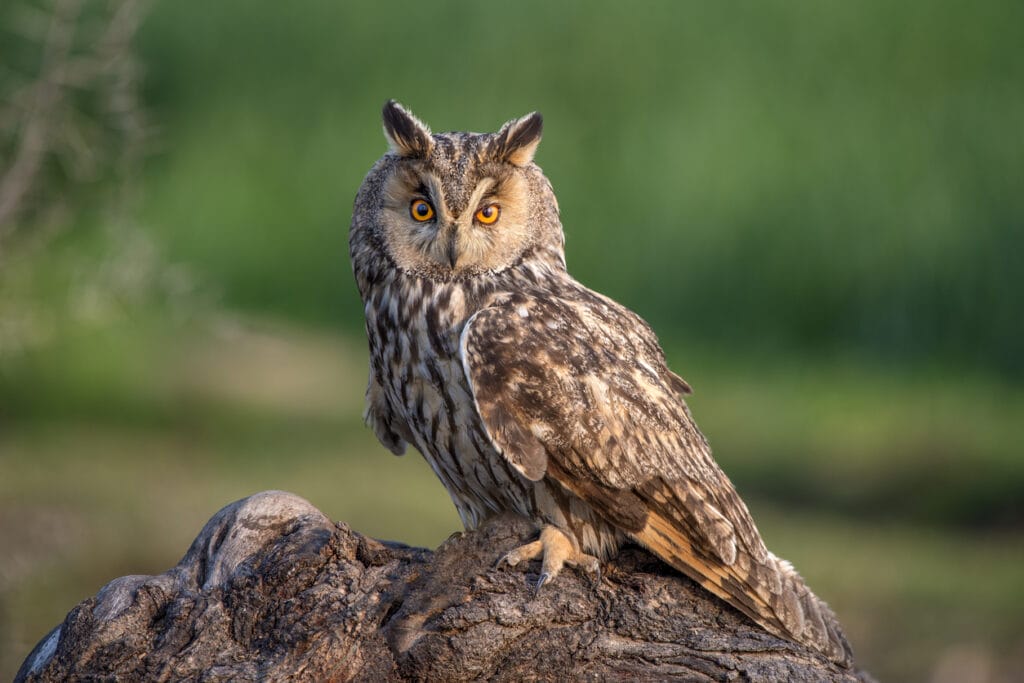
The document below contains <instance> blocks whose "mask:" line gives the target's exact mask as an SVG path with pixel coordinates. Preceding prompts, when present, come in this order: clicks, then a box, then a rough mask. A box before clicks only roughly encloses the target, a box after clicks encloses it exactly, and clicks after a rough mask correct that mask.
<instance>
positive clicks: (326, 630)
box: [15, 491, 870, 681]
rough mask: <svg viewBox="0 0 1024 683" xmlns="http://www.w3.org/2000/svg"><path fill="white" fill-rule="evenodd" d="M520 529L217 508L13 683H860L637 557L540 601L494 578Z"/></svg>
mask: <svg viewBox="0 0 1024 683" xmlns="http://www.w3.org/2000/svg"><path fill="white" fill-rule="evenodd" d="M531 533H532V529H531V527H530V525H529V524H528V523H527V522H526V521H525V520H522V519H519V518H516V517H511V516H504V517H500V518H497V519H495V520H492V521H491V522H489V523H488V524H486V525H485V526H484V527H483V528H481V529H480V530H478V531H476V532H473V533H467V534H461V535H456V536H453V537H452V538H450V539H449V540H448V541H446V542H445V543H444V544H442V545H441V547H440V548H438V549H437V550H436V551H433V552H431V551H429V550H424V549H420V548H409V547H406V546H403V545H401V544H394V543H382V542H380V541H375V540H373V539H371V538H367V537H365V536H362V535H360V534H358V533H356V532H354V531H352V530H351V529H349V528H348V526H346V525H345V524H341V523H339V524H334V523H333V522H331V520H329V519H327V517H325V516H324V515H323V514H322V513H321V512H320V511H319V510H317V509H316V508H314V507H313V506H312V505H310V504H309V503H308V502H306V501H305V500H303V499H301V498H298V497H297V496H293V495H291V494H288V493H282V492H278V491H270V492H265V493H260V494H257V495H255V496H251V497H249V498H246V499H244V500H241V501H239V502H237V503H233V504H231V505H229V506H228V507H226V508H224V509H223V510H221V511H220V512H218V513H217V514H216V515H215V516H214V517H213V519H211V520H210V521H209V522H208V523H207V524H206V526H205V527H204V528H203V530H202V532H201V533H200V534H199V536H198V538H196V540H195V542H193V544H192V547H191V548H190V549H189V551H188V553H187V554H186V555H185V557H184V558H183V559H182V561H181V562H180V563H179V564H178V566H177V567H175V568H173V569H171V570H170V571H168V572H166V573H164V574H161V575H159V576H125V577H122V578H120V579H116V580H114V581H112V582H110V583H109V584H107V585H106V586H105V587H104V588H103V589H102V590H100V592H99V593H98V594H97V595H96V596H95V597H93V598H90V599H88V600H85V601H84V602H82V603H81V604H79V605H78V606H77V607H75V608H74V609H73V610H72V611H71V612H70V613H69V614H68V616H67V618H66V619H65V620H64V623H62V624H61V625H60V626H58V627H57V628H55V629H54V630H53V631H52V632H51V633H50V634H49V635H48V636H47V637H45V638H44V639H43V640H42V641H41V642H40V643H39V645H37V646H36V648H35V649H34V650H33V651H32V653H31V654H30V655H29V656H28V658H27V659H26V660H25V663H24V664H23V665H22V668H21V670H20V671H19V672H18V676H17V678H16V679H15V680H16V681H40V680H46V681H54V680H69V679H70V680H81V679H94V678H100V679H105V680H106V679H114V678H116V679H118V680H183V679H189V680H202V681H221V680H225V681H226V680H280V679H285V678H290V679H292V680H313V681H324V680H336V681H344V680H361V681H388V680H396V681H397V680H431V681H433V680H444V681H456V680H468V679H477V678H484V679H492V680H514V681H521V680H595V681H634V680H662V681H663V680H686V681H731V680H755V681H822V680H835V681H858V680H870V678H869V677H868V676H867V675H866V674H864V673H862V672H851V671H848V670H843V669H839V668H836V667H835V665H833V664H831V663H829V662H828V661H826V660H825V659H823V658H822V657H821V656H819V655H817V654H815V653H813V652H810V651H808V650H806V649H804V648H802V647H800V646H798V645H795V644H793V643H789V642H787V641H784V640H780V639H778V638H776V637H774V636H771V635H769V634H768V633H765V632H764V631H763V630H761V629H760V628H759V627H757V626H756V625H754V624H753V623H752V622H750V621H749V620H747V619H746V618H745V617H743V616H742V615H740V614H739V613H738V612H736V611H734V610H733V609H732V608H730V607H728V606H726V605H725V604H724V603H722V602H720V601H719V600H716V599H715V598H713V597H711V596H709V595H708V594H707V593H705V592H704V591H703V590H702V589H700V588H698V587H697V586H696V584H694V583H693V582H691V581H690V580H688V579H686V578H683V577H682V576H680V575H678V574H677V573H675V572H674V571H672V570H671V569H669V568H667V567H666V566H665V565H663V564H661V563H660V562H659V561H658V560H656V559H654V558H653V557H652V556H651V555H649V554H648V553H646V552H644V551H643V550H640V549H638V548H636V549H627V550H625V551H624V552H623V553H622V554H621V555H620V556H619V557H618V558H617V559H616V560H615V561H613V562H611V563H608V564H607V565H606V566H605V568H604V570H605V571H604V576H603V577H602V578H601V580H600V582H596V581H594V580H593V579H590V578H588V577H587V576H584V575H581V574H578V573H577V572H575V571H573V570H566V571H565V572H564V573H563V574H562V575H561V576H559V577H558V579H557V580H556V581H555V582H554V583H553V584H549V585H548V586H545V588H544V589H543V590H542V591H540V593H539V594H538V595H535V594H534V591H533V589H532V588H531V587H530V585H529V583H532V581H534V580H536V575H535V574H531V573H529V572H530V570H529V569H528V570H527V571H526V573H525V574H524V572H523V571H513V570H510V569H508V568H502V569H494V568H493V565H494V562H495V560H496V559H497V558H498V557H500V556H501V555H502V554H503V553H504V552H506V551H508V550H509V549H511V548H512V547H514V546H516V545H518V544H519V543H520V542H522V541H523V540H524V539H526V538H527V537H529V536H530V535H531ZM531 569H532V570H534V571H535V570H536V567H531ZM528 580H529V583H528Z"/></svg>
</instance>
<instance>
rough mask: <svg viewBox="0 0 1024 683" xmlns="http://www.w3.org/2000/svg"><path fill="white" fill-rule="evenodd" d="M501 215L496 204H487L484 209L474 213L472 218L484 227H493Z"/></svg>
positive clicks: (499, 208)
mask: <svg viewBox="0 0 1024 683" xmlns="http://www.w3.org/2000/svg"><path fill="white" fill-rule="evenodd" d="M500 215H501V207H500V206H498V205H497V204H488V205H487V206H485V207H484V208H482V209H480V210H479V211H477V212H476V215H475V216H474V218H476V220H477V222H478V223H483V224H484V225H493V224H494V223H495V222H497V220H498V216H500Z"/></svg>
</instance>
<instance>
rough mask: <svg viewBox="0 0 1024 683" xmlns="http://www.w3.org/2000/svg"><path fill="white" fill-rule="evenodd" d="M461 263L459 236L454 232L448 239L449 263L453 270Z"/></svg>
mask: <svg viewBox="0 0 1024 683" xmlns="http://www.w3.org/2000/svg"><path fill="white" fill-rule="evenodd" d="M458 262H459V236H458V234H457V233H455V232H453V233H452V234H451V236H450V237H449V238H448V263H449V264H450V265H451V267H452V269H454V268H455V266H456V264H458Z"/></svg>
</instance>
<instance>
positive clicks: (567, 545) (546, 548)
mask: <svg viewBox="0 0 1024 683" xmlns="http://www.w3.org/2000/svg"><path fill="white" fill-rule="evenodd" d="M537 557H541V558H542V562H541V573H540V577H539V578H538V579H537V583H536V584H535V585H534V591H535V592H537V591H540V589H541V587H542V586H544V585H545V584H548V583H551V582H552V581H554V580H555V578H556V577H557V576H558V574H559V573H560V572H561V571H562V567H564V566H565V565H569V566H570V567H580V568H581V569H583V570H584V571H586V572H587V573H588V574H591V575H594V574H596V575H597V582H598V583H600V582H601V564H600V562H598V560H597V558H596V557H594V556H593V555H587V554H586V553H584V552H581V551H580V549H579V547H578V546H577V545H576V543H575V542H574V541H573V540H572V539H571V538H569V536H568V535H567V534H566V533H565V532H564V531H562V530H561V529H559V528H558V527H554V526H551V525H545V526H544V527H542V528H541V530H540V538H539V539H537V540H536V541H533V542H532V543H527V544H526V545H521V546H519V547H518V548H515V549H513V550H511V551H509V552H507V553H505V554H504V555H502V556H501V557H499V558H498V561H497V562H495V563H494V566H495V568H497V567H500V566H501V565H502V564H508V566H510V567H515V566H516V565H517V564H519V563H520V562H522V561H524V560H533V559H536V558H537Z"/></svg>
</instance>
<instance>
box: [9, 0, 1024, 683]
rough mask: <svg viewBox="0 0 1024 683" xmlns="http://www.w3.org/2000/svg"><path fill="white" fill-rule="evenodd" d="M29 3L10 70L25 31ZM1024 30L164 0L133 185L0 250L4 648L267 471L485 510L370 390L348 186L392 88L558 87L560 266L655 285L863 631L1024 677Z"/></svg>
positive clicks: (737, 451) (900, 660) (979, 14)
mask: <svg viewBox="0 0 1024 683" xmlns="http://www.w3.org/2000/svg"><path fill="white" fill-rule="evenodd" d="M93 1H96V0H88V2H93ZM88 2H87V4H88ZM30 4H31V3H30ZM4 12H5V8H3V7H0V60H2V61H3V65H4V66H5V67H8V68H7V70H2V69H0V86H5V85H7V84H8V81H9V80H10V78H12V77H11V74H12V73H15V70H16V69H21V68H22V66H23V65H24V64H27V63H30V62H31V61H32V60H31V57H32V56H31V55H26V54H25V53H24V50H23V49H22V44H21V43H19V42H18V41H14V40H7V38H8V37H9V36H10V35H11V33H10V31H8V28H9V27H10V26H12V24H8V23H6V22H5V21H4V20H5V18H6V17H7V16H8V15H7V14H5V13H4ZM1022 43H1024V5H1021V4H1020V3H1015V2H1010V0H993V1H991V2H988V3H984V4H970V3H957V2H952V1H951V0H941V1H940V2H936V3H928V4H924V3H903V4H892V3H884V2H882V1H881V0H869V1H867V2H862V3H840V2H835V1H828V2H818V1H816V2H811V1H810V0H800V1H798V2H786V3H783V2H778V1H774V0H773V1H771V2H760V3H753V2H741V3H738V4H732V5H714V4H708V3H695V2H669V1H668V0H659V1H652V2H646V3H644V4H642V5H639V6H634V5H625V4H616V3H611V2H598V3H583V2H579V1H574V2H566V3H559V4H550V3H542V2H540V1H539V0H528V1H526V2H522V3H517V4H516V5H515V6H507V7H506V6H501V5H494V4H472V3H447V4H430V5H428V4H423V3H414V2H411V1H409V0H403V1H402V2H397V3H389V4H388V5H387V6H386V7H385V6H378V5H374V4H372V3H365V2H361V3H332V2H325V1H324V0H313V1H310V2H305V3H302V4H300V5H289V6H287V7H286V6H283V5H281V4H280V3H273V2H269V0H247V1H246V2H240V1H239V0H225V1H224V2H218V3H199V2H197V1H196V0H181V1H178V2H162V3H156V4H155V5H154V6H153V12H152V14H151V16H150V17H149V19H148V21H147V22H146V24H145V25H144V26H143V29H142V32H141V35H140V36H139V41H138V48H139V52H140V57H141V61H142V63H143V65H144V67H145V72H146V73H145V78H144V84H145V88H146V92H145V101H146V105H147V108H148V113H149V116H150V118H151V119H152V120H153V121H155V122H156V131H157V132H156V135H155V137H153V139H152V140H151V148H152V155H151V157H150V158H149V159H148V161H147V164H146V166H145V169H144V170H143V172H142V174H141V175H139V177H137V178H134V179H133V180H134V183H135V188H134V189H137V190H138V193H137V196H136V197H135V198H134V199H133V201H132V202H131V203H130V210H129V211H128V213H129V214H130V220H129V221H128V222H127V224H125V221H124V220H123V218H122V219H121V220H119V221H112V219H111V218H110V215H109V211H108V210H107V209H108V207H109V204H110V203H111V202H110V197H111V195H113V194H114V193H115V192H117V191H119V190H121V189H123V188H121V187H119V186H117V187H115V186H112V183H111V182H110V181H111V179H109V178H108V179H107V180H106V181H101V180H97V181H95V182H83V183H80V184H78V185H75V186H72V187H70V188H68V189H67V192H66V193H64V188H63V187H62V188H61V192H62V193H64V194H66V195H67V197H66V198H67V200H68V202H69V206H71V207H72V208H73V209H74V211H73V212H71V213H70V214H67V215H64V216H58V217H57V220H58V222H60V221H63V224H62V225H60V226H58V228H59V229H58V232H59V233H60V234H59V237H58V238H57V239H54V240H53V241H52V242H47V243H46V248H45V249H43V250H32V249H22V250H21V251H19V250H18V249H14V250H12V251H11V252H9V253H6V254H4V256H5V260H4V262H3V265H2V270H0V471H2V473H3V476H2V477H0V548H2V549H3V552H0V678H3V677H5V676H6V677H10V675H12V674H13V672H14V670H15V668H16V667H17V665H18V664H19V663H20V661H21V659H22V658H23V657H24V655H25V654H27V652H28V650H29V649H30V647H31V646H32V645H33V644H34V642H35V640H36V639H37V638H39V637H40V636H42V635H43V634H44V633H45V632H46V631H47V630H48V629H49V628H50V627H52V626H53V625H54V624H55V623H57V622H58V621H59V620H60V619H61V618H62V617H63V615H64V614H65V613H66V612H67V610H68V609H70V608H71V607H72V606H73V605H74V604H75V603H76V602H77V601H78V600H80V599H82V598H84V597H87V596H89V595H92V594H93V593H95V591H96V590H97V589H98V588H99V587H100V586H101V585H102V584H104V583H105V582H107V581H108V580H110V579H112V578H115V577H117V576H120V575H123V574H128V573H152V572H160V571H163V570H165V569H166V568H168V567H169V566H171V565H173V564H174V563H175V562H176V561H177V560H178V558H179V557H180V556H181V555H182V554H183V553H184V551H185V549H186V548H187V546H188V544H189V542H190V541H191V539H192V538H193V537H194V535H195V534H196V533H197V532H198V530H199V528H200V527H201V526H202V524H203V523H204V522H205V521H206V520H207V519H208V518H209V516H210V515H212V514H213V513H214V512H215V511H216V509H218V508H219V507H221V506H222V505H224V504H227V503H228V502H230V501H232V500H235V499H237V498H240V497H242V496H245V495H249V494H251V493H253V492H256V491H259V490H264V489H271V488H276V489H287V490H291V491H294V492H295V493H298V494H300V495H302V496H304V497H306V498H308V499H309V500H311V501H312V502H313V503H314V504H315V505H317V506H318V507H320V509H322V510H324V512H325V513H327V514H328V515H330V516H331V517H332V518H334V519H338V520H344V521H346V522H348V523H350V524H351V525H352V526H353V527H354V528H356V529H357V530H359V531H362V532H364V533H368V534H371V535H374V536H378V537H390V538H396V539H400V540H403V541H406V542H410V543H416V544H423V545H427V546H431V545H436V544H437V543H438V542H440V541H441V540H442V539H443V538H445V537H446V536H447V535H448V534H449V533H451V532H452V531H454V530H456V529H457V528H458V526H459V524H458V521H457V517H456V515H455V513H454V510H453V508H452V506H451V503H450V501H449V500H448V498H447V494H446V493H445V492H444V491H443V489H442V488H441V486H440V484H439V483H438V482H437V481H436V479H435V478H434V476H433V475H432V473H431V472H430V471H429V468H427V466H426V465H425V464H424V463H423V461H422V459H421V458H420V457H419V456H418V455H416V454H415V453H411V454H410V456H409V457H406V458H394V457H392V456H390V455H388V454H387V453H386V452H385V451H384V450H383V449H382V448H381V447H380V446H379V445H377V444H376V443H375V441H374V439H373V437H372V434H370V433H369V431H368V430H366V429H365V428H363V427H362V425H361V422H360V419H359V415H360V412H361V409H362V391H363V386H364V384H363V383H364V381H365V362H366V361H365V349H364V341H363V340H362V338H361V326H362V319H361V310H360V305H359V302H358V299H357V296H356V293H355V287H354V286H353V283H352V279H351V275H350V269H349V264H348V259H347V255H346V254H347V246H346V241H347V224H348V220H349V215H350V206H351V201H352V197H353V196H354V193H355V190H356V188H357V187H358V185H359V183H360V181H361V179H362V177H363V175H364V174H365V172H366V170H367V169H368V168H369V167H370V165H371V164H372V163H373V161H374V160H375V159H377V158H378V157H379V156H380V154H381V153H382V152H383V151H384V147H385V145H384V141H383V137H382V136H381V134H380V121H379V109H380V105H381V104H382V103H383V102H384V100H385V99H387V98H389V97H396V98H398V99H400V100H401V101H403V102H404V103H405V104H407V105H409V106H410V107H411V108H412V109H413V110H414V111H416V112H417V113H418V114H419V115H420V116H422V118H424V120H426V121H427V122H428V123H430V124H431V125H432V126H433V127H434V128H435V130H450V129H475V130H493V129H494V128H496V127H497V126H498V125H499V124H500V123H501V122H503V121H504V120H506V119H508V118H511V117H512V116H516V115H519V114H522V113H525V112H527V111H530V110H533V109H538V110H540V111H542V112H543V113H544V115H545V139H544V142H543V143H542V145H541V147H540V150H539V152H538V161H539V163H540V164H541V165H542V166H543V167H544V169H545V171H546V172H547V173H548V175H549V176H550V178H551V179H552V181H553V183H554V186H555V189H556V192H557V194H558V197H559V202H560V206H561V210H562V216H563V220H564V222H565V227H566V233H567V240H568V260H569V264H570V269H571V270H572V272H573V273H574V274H576V275H577V276H578V277H579V278H580V279H581V280H583V281H584V282H586V283H588V284H590V285H591V286H593V287H595V288H597V289H599V290H600V291H603V292H605V293H607V294H609V295H611V296H613V297H614V298H616V299H618V300H620V301H622V302H623V303H626V304H627V305H629V306H630V307H631V308H633V309H635V310H637V311H638V312H640V313H641V314H642V315H644V316H645V317H646V318H648V319H649V320H650V321H651V322H652V324H653V325H654V327H655V329H656V330H657V331H658V333H659V335H660V336H661V338H662V340H663V341H664V343H665V346H666V349H667V351H668V355H669V360H670V363H671V365H672V366H673V368H674V369H675V370H677V371H678V372H679V373H680V374H681V375H683V376H684V377H686V378H687V379H688V380H689V381H690V382H691V383H692V384H693V385H694V387H695V389H696V393H695V395H694V396H693V397H692V400H691V401H690V404H691V406H692V408H693V412H694V415H695V417H696V419H697V420H698V422H699V424H700V425H701V427H702V429H703V430H704V431H705V433H706V434H707V435H708V437H709V439H710V440H711V443H712V446H713V448H714V449H715V453H716V457H717V459H718V460H719V461H720V462H721V464H722V465H723V468H724V469H725V470H726V471H727V473H728V474H729V475H730V477H731V478H732V479H733V480H734V481H735V482H736V484H737V487H738V488H739V490H740V492H741V493H742V494H743V495H744V497H745V499H747V500H748V502H749V503H750V505H751V508H752V510H753V512H754V514H755V517H756V519H757V520H758V522H759V525H760V526H761V528H762V530H763V532H764V534H765V536H766V539H767V541H768V543H769V546H770V547H771V548H772V549H773V550H774V551H775V552H776V553H777V554H779V555H781V556H783V557H786V558H788V559H791V560H792V561H793V562H794V564H795V565H796V566H797V567H798V568H799V569H800V570H801V571H802V572H803V573H804V574H805V576H806V577H807V578H808V580H809V582H810V584H811V585H812V586H813V587H814V588H815V590H816V591H817V592H819V593H820V594H821V595H822V596H824V597H825V598H826V599H827V600H828V601H829V602H830V603H831V604H833V606H834V607H835V608H836V610H837V612H838V613H839V615H840V616H841V618H842V620H843V622H844V624H846V625H847V627H848V630H849V631H850V635H851V638H852V640H853V642H854V645H855V647H856V648H857V652H858V659H859V661H860V662H861V663H862V664H863V665H864V666H866V667H867V668H868V669H869V670H871V671H872V672H873V673H874V674H875V675H877V676H878V677H879V678H880V680H894V681H895V680H899V681H925V680H933V681H950V680H953V681H960V680H967V681H979V682H984V681H1004V680H1020V678H1019V671H1021V670H1024V641H1022V639H1021V636H1020V633H1021V627H1022V626H1024V596H1022V594H1021V588H1020V580H1019V576H1020V571H1021V568H1022V567H1024V557H1022V552H1024V551H1022V548H1024V535H1022V534H1024V458H1022V457H1021V445H1022V444H1024V384H1022V381H1021V380H1022V378H1024V360H1022V359H1024V353H1022V352H1021V351H1022V347H1021V341H1020V340H1021V339H1022V338H1024V318H1022V316H1021V315H1020V305H1019V298H1020V297H1019V294H1020V292H1022V291H1024V256H1022V254H1024V230H1022V229H1021V227H1022V225H1024V194H1022V193H1021V192H1020V188H1021V187H1024V128H1022V127H1021V126H1020V121H1021V120H1024V90H1022V89H1021V88H1020V84H1021V83H1022V82H1024V53H1021V51H1020V48H1019V45H1020V44H1022ZM12 82H13V81H12ZM88 95H89V94H88V93H82V96H83V97H87V96H88ZM3 139H4V140H7V139H8V136H6V135H5V136H4V137H3ZM19 227H21V228H23V230H22V232H23V233H25V234H30V233H31V231H32V230H33V229H34V228H36V227H40V226H34V225H25V226H19ZM42 227H47V226H42ZM15 246H17V245H15ZM10 330H13V331H14V332H13V334H12V333H11V332H10ZM12 340H13V343H12Z"/></svg>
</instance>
